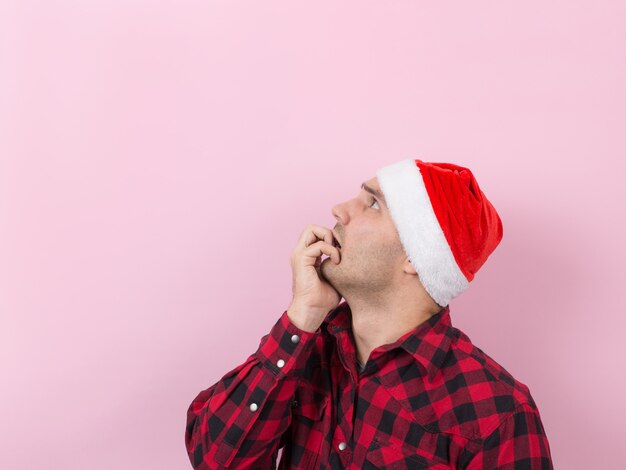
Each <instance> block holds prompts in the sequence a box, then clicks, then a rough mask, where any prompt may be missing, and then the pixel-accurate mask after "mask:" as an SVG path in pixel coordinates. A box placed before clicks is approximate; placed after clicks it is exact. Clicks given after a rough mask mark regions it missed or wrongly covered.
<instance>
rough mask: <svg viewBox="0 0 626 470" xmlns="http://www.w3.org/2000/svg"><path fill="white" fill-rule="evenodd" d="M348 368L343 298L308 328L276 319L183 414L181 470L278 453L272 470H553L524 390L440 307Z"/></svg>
mask: <svg viewBox="0 0 626 470" xmlns="http://www.w3.org/2000/svg"><path fill="white" fill-rule="evenodd" d="M357 362H358V361H357V357H356V350H355V346H354V341H353V339H352V336H351V311H350V308H349V306H348V304H347V303H346V302H345V301H344V302H342V303H341V304H339V306H337V308H335V309H334V310H332V311H331V312H330V313H329V314H328V315H327V317H326V319H325V320H324V323H323V324H322V325H321V326H320V328H319V329H318V330H317V331H316V332H307V331H304V330H301V329H299V328H297V327H296V326H295V325H294V324H293V323H292V322H291V321H290V319H289V317H288V316H287V311H285V312H284V313H283V314H282V315H281V317H280V318H279V319H278V321H277V322H276V323H275V325H274V326H273V327H272V329H271V331H270V333H269V334H268V335H265V336H263V337H262V338H261V341H260V345H259V347H258V349H257V351H256V352H255V353H254V354H252V355H251V356H250V357H249V358H248V359H247V360H246V361H245V362H244V363H243V364H241V365H239V366H238V367H236V368H235V369H233V370H232V371H230V372H228V373H227V374H226V375H224V377H222V379H221V380H219V381H218V382H217V383H215V384H214V385H212V386H211V387H209V388H208V389H206V390H204V391H202V392H200V393H199V394H198V395H197V396H196V398H195V399H194V400H193V401H192V403H191V405H190V406H189V409H188V411H187V427H186V431H185V445H186V448H187V453H188V455H189V459H190V461H191V463H192V465H193V467H194V468H196V469H198V470H206V469H216V468H235V469H274V468H276V459H277V454H278V449H279V448H281V447H282V448H283V450H282V458H281V461H280V463H279V467H278V468H279V469H325V468H330V469H444V468H445V469H447V468H457V469H469V470H476V469H553V466H552V458H551V455H550V448H549V445H548V439H547V437H546V433H545V430H544V427H543V424H542V422H541V418H540V415H539V410H538V409H537V406H536V404H535V402H534V400H533V398H532V396H531V394H530V391H529V389H528V387H527V386H526V385H524V384H523V383H521V382H519V381H517V380H516V379H514V378H513V377H512V376H511V374H509V373H508V372H507V371H506V370H505V369H504V368H503V367H502V366H500V365H499V364H498V363H496V362H495V361H494V360H493V359H491V358H490V357H489V356H487V354H485V353H484V352H483V351H482V350H481V349H480V348H478V347H476V346H474V345H473V344H472V342H471V341H470V338H469V337H468V336H466V335H465V334H464V333H463V332H461V331H460V330H458V329H457V328H455V327H453V326H452V324H451V320H450V306H449V305H448V306H447V307H446V308H444V309H443V310H442V311H441V312H439V313H437V314H436V315H434V316H432V317H430V318H429V319H428V320H427V321H425V322H423V323H422V324H420V325H418V326H417V327H416V328H415V329H413V330H411V331H409V332H408V333H406V334H404V335H403V336H401V337H400V338H399V339H398V340H397V341H395V342H393V343H389V344H385V345H383V346H380V347H378V348H376V349H374V350H373V351H372V352H371V354H370V357H369V358H368V361H367V364H366V365H365V367H364V369H363V370H362V371H361V370H360V368H359V367H358V366H357Z"/></svg>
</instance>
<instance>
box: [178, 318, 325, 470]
mask: <svg viewBox="0 0 626 470" xmlns="http://www.w3.org/2000/svg"><path fill="white" fill-rule="evenodd" d="M318 331H319V329H318ZM318 331H316V332H309V331H305V330H301V329H299V328H298V327H296V326H295V325H294V324H293V323H292V322H291V320H290V319H289V317H288V315H287V311H286V310H285V311H284V312H283V314H282V315H281V316H280V318H279V319H278V321H277V322H276V323H275V324H274V326H273V327H272V329H271V331H270V333H269V334H267V335H265V336H263V337H262V338H261V340H260V344H259V347H258V349H257V351H256V352H255V353H254V354H252V355H251V356H249V357H248V359H246V361H244V363H243V364H240V365H239V366H237V367H236V368H234V369H233V370H231V371H230V372H228V373H226V375H224V376H223V377H222V378H221V379H220V380H219V381H218V382H216V383H214V384H213V385H211V386H210V387H209V388H207V389H206V390H203V391H201V392H200V393H199V394H198V395H197V396H196V398H194V400H193V401H192V402H191V405H190V406H189V408H188V410H187V426H186V429H185V446H186V448H187V454H188V456H189V459H190V461H191V463H192V465H193V468H194V469H197V470H208V469H221V468H237V469H246V468H272V469H273V468H275V459H276V456H277V454H278V449H279V448H280V446H281V445H284V442H285V441H284V439H282V437H283V434H284V433H285V432H286V431H287V429H288V428H289V426H290V424H291V402H292V400H293V397H294V394H295V389H296V385H297V379H298V378H299V377H300V376H301V372H302V369H303V368H304V366H305V365H306V361H307V358H308V357H309V356H310V352H311V348H312V345H313V344H314V342H315V336H316V334H317V332H318ZM215 354H216V355H217V354H218V352H217V351H215Z"/></svg>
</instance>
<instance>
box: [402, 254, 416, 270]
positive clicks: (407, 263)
mask: <svg viewBox="0 0 626 470" xmlns="http://www.w3.org/2000/svg"><path fill="white" fill-rule="evenodd" d="M402 268H403V269H404V272H405V273H407V274H417V271H415V268H414V267H413V265H412V264H411V260H410V259H409V258H408V257H407V258H406V259H405V260H404V263H403V264H402Z"/></svg>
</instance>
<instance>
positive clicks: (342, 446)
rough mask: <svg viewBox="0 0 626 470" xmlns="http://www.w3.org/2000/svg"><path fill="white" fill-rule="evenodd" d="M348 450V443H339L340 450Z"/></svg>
mask: <svg viewBox="0 0 626 470" xmlns="http://www.w3.org/2000/svg"><path fill="white" fill-rule="evenodd" d="M345 448H346V443H345V442H340V443H339V450H344V449H345Z"/></svg>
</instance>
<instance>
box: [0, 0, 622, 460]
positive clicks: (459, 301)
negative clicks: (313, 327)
mask: <svg viewBox="0 0 626 470" xmlns="http://www.w3.org/2000/svg"><path fill="white" fill-rule="evenodd" d="M625 20H626V6H625V4H624V2H621V1H613V2H608V1H595V2H581V1H571V0H568V1H553V2H538V1H531V2H528V1H526V2H446V4H445V6H441V5H439V2H437V4H436V5H435V2H416V1H412V2H407V1H395V2H370V1H366V2H364V1H359V2H348V1H342V2H320V1H318V2H315V3H314V4H313V3H311V2H308V3H305V2H286V1H285V2H270V1H264V2H245V3H244V2H234V1H219V2H216V1H213V2H208V1H186V2H184V1H183V2H181V1H174V0H171V1H154V0H151V1H147V0H145V1H139V0H133V1H128V0H125V1H123V2H122V1H120V2H111V1H108V0H107V1H95V0H94V1H87V0H84V1H77V0H76V1H69V0H57V1H32V0H31V1H28V0H19V1H18V0H15V1H10V0H9V1H6V0H5V1H3V2H0V48H1V49H0V93H1V95H0V132H1V134H0V315H1V316H0V320H1V324H0V366H1V373H2V386H1V387H0V407H1V408H0V415H1V419H0V443H1V444H0V446H1V447H2V450H1V451H0V467H1V468H3V469H18V468H32V469H35V468H38V469H54V470H56V469H59V470H61V469H63V470H67V469H81V470H82V469H90V470H110V469H139V468H141V469H148V468H149V469H164V470H165V469H168V470H171V469H186V468H191V465H190V463H189V461H188V458H187V455H186V453H185V448H184V429H185V418H186V411H187V407H188V405H189V403H190V402H191V400H192V399H193V398H194V397H195V396H196V394H197V393H198V392H199V391H200V390H202V389H204V388H207V387H209V386H210V385H212V384H213V383H214V382H216V381H217V380H218V379H220V378H221V377H222V376H223V375H224V374H225V373H226V372H228V371H229V370H231V369H233V368H234V367H235V366H236V365H237V364H239V363H241V362H243V361H244V360H245V359H246V358H247V357H248V356H249V355H250V354H252V353H253V352H254V351H255V350H256V348H257V346H258V342H259V340H260V338H261V337H262V336H263V335H265V334H267V333H268V332H269V330H270V328H271V326H272V325H273V324H274V322H275V321H276V320H277V319H278V317H279V316H280V315H281V313H282V312H283V311H284V310H285V309H286V308H287V306H288V304H289V302H290V300H291V269H290V265H289V255H290V253H291V250H292V249H293V246H294V245H295V243H296V241H297V239H298V237H299V236H300V233H301V232H302V230H303V229H304V228H305V226H306V225H307V224H309V223H316V224H320V225H324V226H327V227H333V226H334V224H335V219H334V218H333V217H332V214H331V212H330V211H331V207H332V206H333V204H336V203H337V202H340V201H344V200H346V199H348V198H351V197H354V196H355V195H356V194H357V193H358V191H359V185H360V183H361V182H362V181H364V180H366V179H369V178H372V177H373V176H374V172H375V170H376V169H377V168H379V167H380V166H383V165H386V164H389V163H391V162H394V161H397V160H399V159H403V158H408V157H414V158H422V159H424V160H427V161H435V162H436V161H450V162H453V163H457V164H461V165H465V166H468V167H470V168H471V169H472V170H473V171H474V174H475V175H476V177H477V179H478V181H479V183H480V185H481V187H482V189H483V191H484V192H485V193H486V194H487V196H488V197H489V199H490V200H491V201H492V202H493V204H494V206H495V207H496V209H497V210H498V212H499V213H500V216H501V218H502V220H503V224H504V239H503V241H502V242H501V244H500V246H499V247H498V248H497V249H496V251H495V252H494V254H493V255H492V256H491V257H490V258H489V260H488V262H487V263H486V264H485V265H484V266H483V268H482V270H481V271H480V272H479V273H478V274H477V276H476V278H475V279H474V281H472V285H471V286H472V287H471V288H470V289H469V290H468V291H466V292H465V293H463V294H462V295H461V296H459V297H457V298H456V299H454V300H453V301H452V303H451V315H452V319H453V324H454V325H455V326H457V327H458V328H460V329H462V330H463V331H464V332H465V333H467V334H468V335H469V336H470V338H472V340H473V341H474V343H475V344H476V345H478V346H479V347H481V348H482V349H483V350H484V351H485V352H486V353H487V354H489V355H491V356H492V357H493V358H494V359H496V360H497V361H498V362H500V363H501V364H502V365H503V366H504V367H505V368H507V369H508V370H509V371H510V372H511V373H512V374H513V375H514V376H515V377H516V378H518V379H519V380H521V381H522V382H523V383H525V384H527V385H528V386H529V387H530V390H531V392H532V394H533V396H534V397H535V399H536V401H537V403H538V405H539V409H540V412H541V415H542V419H543V422H544V425H545V427H546V431H547V434H548V437H549V439H550V444H551V448H552V452H553V457H554V462H555V466H556V468H561V469H590V468H593V469H596V468H598V469H599V468H602V469H604V468H607V469H609V468H618V467H620V466H621V465H623V462H624V460H625V459H626V452H625V450H624V449H625V446H624V438H625V437H626V436H625V434H624V422H625V420H626V411H625V409H624V406H623V403H624V402H623V400H624V398H623V397H624V388H625V385H626V373H625V372H626V367H625V364H624V358H625V357H626V347H625V346H624V334H623V331H624V328H625V327H626V320H625V319H624V313H626V302H625V300H624V298H625V296H624V281H625V280H626V279H625V275H624V269H623V265H624V260H625V255H626V253H625V251H626V250H625V248H624V228H625V225H626V224H625V215H624V214H625V213H626V211H625V210H624V207H623V201H624V196H623V193H622V194H619V195H618V185H622V184H623V178H624V170H625V168H624V166H625V165H624V157H625V156H626V155H625V150H626V140H625V138H624V124H625V119H624V118H625V114H626V111H625V110H626V99H625V98H626V93H625V91H624V83H625V82H626V76H625V75H626V73H625V72H626V64H625V56H624V44H625V43H626V37H625V36H626V33H625V30H624V27H623V25H624V21H625Z"/></svg>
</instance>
